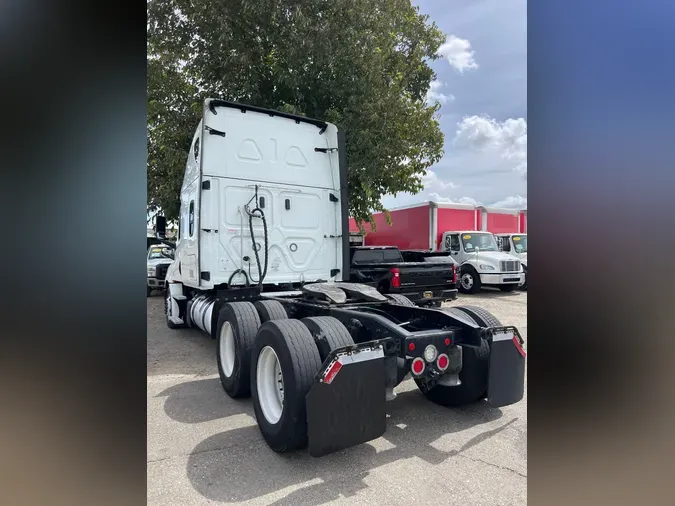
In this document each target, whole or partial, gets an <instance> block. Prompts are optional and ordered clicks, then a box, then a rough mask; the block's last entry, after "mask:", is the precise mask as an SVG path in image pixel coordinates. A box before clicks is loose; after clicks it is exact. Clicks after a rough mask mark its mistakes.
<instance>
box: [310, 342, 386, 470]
mask: <svg viewBox="0 0 675 506" xmlns="http://www.w3.org/2000/svg"><path fill="white" fill-rule="evenodd" d="M336 351H337V350H336ZM332 357H336V358H335V359H331V358H332ZM317 377H318V380H317V381H315V383H314V385H313V386H312V388H311V389H310V391H309V393H308V394H307V396H306V398H305V399H306V403H307V432H308V438H309V454H310V455H311V456H312V457H321V456H323V455H327V454H329V453H333V452H336V451H339V450H343V449H345V448H349V447H351V446H355V445H358V444H361V443H365V442H366V441H372V440H373V439H377V438H378V437H380V436H381V435H382V434H384V431H385V430H386V426H387V415H386V410H385V404H386V399H385V398H386V393H385V368H384V354H383V352H382V347H381V345H380V346H379V347H376V348H374V349H371V350H364V351H357V352H355V353H335V352H334V353H331V355H330V356H329V357H328V359H327V361H326V363H325V364H324V367H322V368H321V371H320V372H319V374H318V376H317Z"/></svg>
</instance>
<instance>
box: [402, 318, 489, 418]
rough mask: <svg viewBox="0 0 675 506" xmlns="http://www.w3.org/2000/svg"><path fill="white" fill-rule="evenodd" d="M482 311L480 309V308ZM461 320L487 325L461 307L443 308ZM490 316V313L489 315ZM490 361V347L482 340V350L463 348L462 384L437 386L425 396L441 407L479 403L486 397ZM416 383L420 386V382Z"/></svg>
mask: <svg viewBox="0 0 675 506" xmlns="http://www.w3.org/2000/svg"><path fill="white" fill-rule="evenodd" d="M479 309H480V308H479ZM442 311H445V312H447V313H448V314H451V315H453V316H455V317H457V318H459V319H468V320H471V321H472V322H473V323H475V324H477V325H481V326H483V325H485V326H488V325H487V324H486V322H484V321H482V320H480V319H479V318H475V317H473V316H472V315H471V314H469V312H468V311H462V310H461V309H460V308H459V307H456V308H454V307H453V308H443V309H442ZM488 314H489V313H488ZM489 359H490V345H489V343H488V342H487V341H486V340H484V339H482V340H481V346H480V348H470V347H468V346H464V347H462V370H461V371H460V373H459V379H460V381H461V382H462V383H461V384H460V385H458V386H456V387H447V386H443V385H436V386H435V387H433V388H432V389H431V390H428V391H426V392H424V390H422V392H423V393H424V395H425V396H426V397H427V398H428V399H429V400H430V401H432V402H434V403H436V404H440V405H441V406H461V405H464V404H470V403H472V402H476V401H479V400H480V399H483V398H484V397H485V394H486V391H487V381H488V365H489ZM415 382H416V383H417V385H418V386H420V382H419V381H418V380H417V379H416V380H415Z"/></svg>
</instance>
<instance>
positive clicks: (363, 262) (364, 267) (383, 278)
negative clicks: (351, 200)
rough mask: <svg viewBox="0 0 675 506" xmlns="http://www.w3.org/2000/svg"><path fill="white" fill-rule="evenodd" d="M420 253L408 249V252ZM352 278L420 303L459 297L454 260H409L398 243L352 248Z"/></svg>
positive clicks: (354, 280) (430, 304) (411, 253)
mask: <svg viewBox="0 0 675 506" xmlns="http://www.w3.org/2000/svg"><path fill="white" fill-rule="evenodd" d="M417 253H418V252H413V251H410V252H406V255H412V256H414V255H413V254H417ZM350 257H351V260H350V261H351V267H350V276H349V281H351V282H353V283H363V284H366V285H369V286H373V287H375V288H377V290H378V291H379V292H380V293H383V294H391V295H403V296H405V297H406V298H408V299H409V300H411V301H412V302H414V303H415V304H417V305H418V306H440V305H441V303H442V302H443V301H445V300H454V299H456V298H457V288H456V286H457V270H456V263H455V262H454V261H452V259H450V260H448V261H446V262H439V261H427V260H426V259H425V258H423V256H420V261H417V262H406V261H405V260H404V256H403V255H402V254H401V251H399V249H398V248H397V247H395V246H357V247H352V248H350Z"/></svg>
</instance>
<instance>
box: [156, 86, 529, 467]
mask: <svg viewBox="0 0 675 506" xmlns="http://www.w3.org/2000/svg"><path fill="white" fill-rule="evenodd" d="M180 198H181V207H180V216H179V220H180V226H179V238H178V241H177V244H176V249H175V253H174V259H173V260H172V261H171V264H170V265H169V267H168V269H167V272H166V278H165V284H166V290H165V295H164V297H165V298H164V301H165V313H166V322H167V325H168V327H169V328H171V329H176V328H180V327H195V328H199V329H201V330H202V331H204V332H205V333H206V334H208V335H210V336H211V337H212V338H214V339H216V357H215V366H216V367H217V370H218V374H219V376H220V381H221V384H222V387H223V389H224V390H225V392H226V393H227V394H228V395H229V396H231V397H246V396H249V395H250V396H251V397H252V402H253V408H254V411H255V418H256V421H257V424H258V427H259V429H260V432H261V434H262V436H263V438H264V439H265V441H266V442H267V444H268V445H269V447H270V448H272V449H273V450H274V451H277V452H286V451H292V450H295V449H298V448H301V447H304V446H308V447H309V453H310V454H311V455H313V456H317V457H318V456H322V455H326V454H328V453H331V452H334V451H337V450H340V449H343V448H347V447H350V446H353V445H357V444H360V443H363V442H366V441H370V440H372V439H375V438H378V437H380V436H381V435H382V434H383V433H384V432H385V430H386V424H387V417H386V402H387V401H390V400H392V399H394V398H395V397H396V394H395V392H394V388H395V387H396V386H397V385H398V384H400V383H401V382H402V381H404V380H405V379H406V378H412V379H413V380H414V381H415V383H416V385H417V386H418V387H419V389H420V391H421V392H422V393H423V395H425V396H426V397H427V398H428V399H429V400H430V401H432V402H435V403H438V404H440V405H443V406H457V405H463V404H467V403H471V402H476V401H480V400H483V399H485V400H487V402H488V403H489V404H490V405H491V406H494V407H500V406H506V405H509V404H513V403H515V402H518V401H520V400H521V398H522V396H523V389H524V371H525V357H526V353H525V351H524V349H523V339H522V337H521V336H520V333H519V332H518V329H517V328H516V327H514V326H511V325H504V324H502V323H501V322H500V321H499V320H497V319H496V318H495V317H494V316H493V315H492V314H490V313H489V312H488V311H485V310H484V309H482V308H479V307H475V306H470V305H466V306H454V307H452V308H443V307H438V304H437V302H438V301H439V300H443V299H444V298H445V297H452V296H453V295H454V293H453V290H454V287H453V285H454V283H456V281H457V269H456V267H455V264H456V263H457V262H455V261H449V262H448V261H443V257H445V258H446V259H447V257H448V256H452V251H455V250H453V249H452V248H450V247H449V248H446V250H445V251H447V252H448V253H447V254H445V255H443V254H441V255H437V254H429V252H428V251H426V252H425V251H419V250H418V248H415V247H413V248H409V247H406V248H403V250H404V251H400V250H398V249H396V248H391V247H389V246H391V245H390V244H387V245H385V246H387V247H383V248H373V247H370V246H368V247H365V248H363V247H358V246H351V244H352V242H351V241H350V234H349V232H348V229H349V224H348V198H349V195H348V185H347V158H346V149H345V136H344V133H343V132H341V131H339V130H338V128H337V127H336V126H335V125H332V124H330V123H326V122H324V121H320V120H316V119H311V118H306V117H301V116H295V115H291V114H287V113H283V112H278V111H272V110H267V109H261V108H258V107H253V106H248V105H244V104H237V103H233V102H226V101H223V100H215V99H211V100H206V101H205V103H204V108H203V113H202V119H201V121H200V123H199V125H198V127H197V129H196V132H195V135H194V138H193V141H192V145H191V149H190V154H189V157H188V160H187V164H186V170H185V176H184V181H183V185H182V189H181V196H180ZM467 235H472V237H468V238H465V236H467ZM454 240H455V239H454V236H453V237H449V239H448V245H449V246H454V245H456V243H455V242H453V241H454ZM458 240H459V250H458V251H462V252H464V254H466V260H465V261H464V263H466V264H467V265H476V268H477V269H481V271H480V272H483V271H484V270H483V269H482V267H481V266H486V265H492V266H494V267H495V269H494V272H493V273H492V274H494V275H496V276H504V275H508V276H513V277H517V276H518V273H519V272H520V270H518V269H513V273H512V274H511V273H508V272H507V273H503V272H502V271H504V268H503V266H502V265H500V264H499V262H502V261H506V260H505V259H504V258H502V257H496V256H490V255H500V254H503V253H500V252H498V251H496V248H495V251H490V249H489V248H488V247H486V244H487V242H486V241H484V240H483V238H481V237H473V234H471V233H460V234H459V235H458ZM481 247H482V248H483V251H481ZM424 249H426V248H422V250H424ZM486 249H487V251H485V250H486ZM503 255H505V254H503ZM406 257H407V258H406ZM507 257H508V255H507ZM429 259H431V260H429ZM508 259H509V260H508V261H515V262H517V260H512V259H511V257H508ZM507 267H508V268H509V269H510V267H511V266H507ZM507 270H508V269H507ZM485 279H487V278H485ZM495 279H497V278H495ZM354 280H358V281H359V282H354ZM493 281H494V280H493ZM498 281H499V282H502V283H506V282H507V280H506V279H504V278H503V277H502V278H499V280H498ZM383 292H384V293H383ZM413 292H414V293H417V294H418V296H419V300H420V301H421V304H424V302H425V299H428V300H427V302H428V303H430V304H429V305H431V306H434V307H419V306H416V305H414V304H413V303H412V302H411V300H410V299H409V298H407V297H404V294H407V295H409V296H411V293H413ZM427 292H431V296H429V297H427V295H426V293H427Z"/></svg>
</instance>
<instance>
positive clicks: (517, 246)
mask: <svg viewBox="0 0 675 506" xmlns="http://www.w3.org/2000/svg"><path fill="white" fill-rule="evenodd" d="M512 239H513V251H515V252H516V253H527V236H526V235H514V236H513V237H512Z"/></svg>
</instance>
